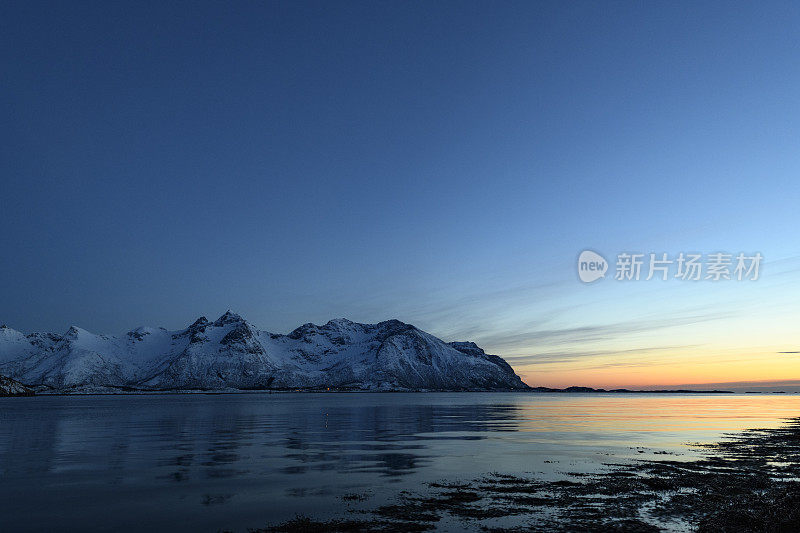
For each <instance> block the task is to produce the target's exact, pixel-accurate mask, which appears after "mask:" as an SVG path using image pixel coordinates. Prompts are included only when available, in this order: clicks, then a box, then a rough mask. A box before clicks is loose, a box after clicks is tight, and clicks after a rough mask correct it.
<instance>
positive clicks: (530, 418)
mask: <svg viewBox="0 0 800 533" xmlns="http://www.w3.org/2000/svg"><path fill="white" fill-rule="evenodd" d="M552 400H555V401H551V400H550V399H548V398H546V397H544V398H542V401H540V402H532V403H528V402H525V403H523V404H522V405H520V406H519V408H520V411H521V412H520V413H519V418H520V419H521V428H520V429H521V430H522V431H526V430H528V431H537V432H543V431H554V432H586V431H597V432H600V433H606V432H609V431H615V432H618V431H630V432H635V433H640V432H655V431H658V432H665V431H667V432H669V431H674V432H676V433H683V432H687V431H690V432H703V433H706V432H707V433H709V434H717V435H718V434H719V433H720V432H729V431H739V430H742V429H747V428H754V427H775V426H777V425H779V424H780V423H781V420H782V419H786V418H792V417H797V416H800V396H798V395H795V394H736V395H732V394H697V395H695V394H691V395H689V394H618V395H605V394H600V395H598V394H587V395H566V394H563V395H562V394H559V395H558V397H557V398H553V399H552Z"/></svg>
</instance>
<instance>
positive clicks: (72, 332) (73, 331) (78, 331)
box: [64, 326, 89, 339]
mask: <svg viewBox="0 0 800 533" xmlns="http://www.w3.org/2000/svg"><path fill="white" fill-rule="evenodd" d="M86 334H89V332H88V331H86V330H85V329H83V328H79V327H78V326H70V327H69V329H68V330H67V332H66V333H65V334H64V336H65V337H71V338H73V339H75V338H77V337H78V335H86Z"/></svg>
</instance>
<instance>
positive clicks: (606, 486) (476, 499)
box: [254, 418, 800, 533]
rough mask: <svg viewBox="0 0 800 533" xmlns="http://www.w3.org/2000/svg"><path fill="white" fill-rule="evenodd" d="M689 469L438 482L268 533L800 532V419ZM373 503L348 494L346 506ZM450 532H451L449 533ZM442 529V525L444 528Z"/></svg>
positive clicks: (721, 446)
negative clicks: (376, 504) (445, 532)
mask: <svg viewBox="0 0 800 533" xmlns="http://www.w3.org/2000/svg"><path fill="white" fill-rule="evenodd" d="M697 446H698V447H699V448H702V453H701V457H700V458H699V459H696V460H691V461H675V460H641V461H634V462H632V463H625V464H607V465H605V466H606V469H605V470H603V471H601V472H599V473H594V474H580V473H573V474H569V475H568V476H567V477H566V478H564V479H561V480H557V481H553V480H545V479H540V478H537V477H535V476H519V475H509V474H502V473H492V474H489V475H486V476H484V477H481V478H478V479H473V480H470V481H466V482H464V481H452V482H439V483H431V484H429V485H428V486H427V487H426V488H425V489H423V490H420V491H418V492H415V493H409V492H403V493H399V494H398V495H397V496H396V497H395V500H394V501H393V502H392V503H391V504H387V505H383V506H380V507H376V508H372V509H369V508H363V507H360V506H356V505H351V506H350V508H349V509H348V513H347V515H345V516H344V517H341V518H336V519H329V520H315V519H313V518H309V517H304V516H298V517H297V518H295V519H294V520H291V521H289V522H285V523H282V524H277V525H271V526H268V527H266V528H264V529H260V530H254V531H260V532H317V531H319V532H322V531H341V532H344V531H347V532H376V531H428V530H434V529H439V528H441V529H446V530H453V529H458V528H461V529H463V530H465V531H488V532H497V533H507V532H522V531H560V532H568V531H570V532H571V531H618V532H622V531H627V532H656V531H699V532H709V533H710V532H745V531H763V532H783V531H787V532H788V531H797V530H798V527H799V526H800V418H796V419H791V420H788V421H787V422H786V423H785V424H783V425H782V426H781V427H778V428H772V429H751V430H747V431H744V432H741V433H738V434H734V435H726V438H725V439H724V440H722V441H721V442H718V443H715V444H711V445H697ZM366 498H368V495H357V494H356V495H347V496H344V497H342V500H343V501H344V502H345V503H349V502H358V501H361V500H363V499H366ZM448 524H450V525H451V527H447V525H448ZM441 526H444V527H441Z"/></svg>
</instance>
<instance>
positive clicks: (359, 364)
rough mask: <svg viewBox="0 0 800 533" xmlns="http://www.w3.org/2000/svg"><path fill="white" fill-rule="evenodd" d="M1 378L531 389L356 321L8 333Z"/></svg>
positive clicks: (2, 334)
mask: <svg viewBox="0 0 800 533" xmlns="http://www.w3.org/2000/svg"><path fill="white" fill-rule="evenodd" d="M0 375H5V376H8V377H10V378H13V379H15V380H17V381H19V382H21V383H23V384H25V385H27V386H29V387H32V388H34V389H35V390H37V392H47V391H53V392H113V391H135V390H142V391H163V390H170V391H174V390H231V389H238V390H295V389H302V390H326V389H333V390H386V391H397V390H526V389H528V386H527V385H525V384H524V383H523V382H522V380H521V379H520V378H519V376H517V375H516V373H514V370H513V369H512V368H511V366H509V364H508V363H506V362H505V361H504V360H503V359H502V358H501V357H499V356H496V355H488V354H486V353H485V352H484V351H483V350H482V349H481V348H479V347H478V346H477V345H476V344H475V343H472V342H450V343H447V342H444V341H442V340H441V339H438V338H437V337H435V336H433V335H431V334H429V333H426V332H424V331H422V330H420V329H418V328H416V327H414V326H412V325H410V324H405V323H403V322H400V321H399V320H387V321H384V322H380V323H378V324H359V323H356V322H351V321H350V320H347V319H336V320H331V321H329V322H328V323H326V324H324V325H322V326H318V325H315V324H310V323H309V324H304V325H302V326H300V327H299V328H297V329H295V330H294V331H292V332H291V333H289V334H288V335H281V334H276V333H270V332H267V331H261V330H258V329H256V328H254V327H253V326H252V325H251V324H250V323H249V322H247V321H246V320H244V319H243V318H242V317H241V316H239V315H237V314H235V313H232V312H230V311H228V312H226V313H225V314H223V315H222V316H221V317H219V318H218V319H217V320H215V321H213V322H210V321H209V320H207V319H206V318H205V317H200V318H198V319H197V320H196V321H195V322H194V323H192V324H191V325H190V326H189V327H187V328H186V329H182V330H178V331H168V330H166V329H164V328H152V327H139V328H136V329H133V330H131V331H129V332H127V333H126V334H124V335H119V336H110V335H97V334H93V333H90V332H88V331H86V330H84V329H81V328H79V327H76V326H72V327H70V328H69V330H68V331H67V332H66V333H65V334H63V335H58V334H54V333H31V334H28V335H25V334H23V333H21V332H19V331H16V330H14V329H11V328H9V327H7V326H2V327H0Z"/></svg>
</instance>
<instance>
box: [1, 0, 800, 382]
mask: <svg viewBox="0 0 800 533" xmlns="http://www.w3.org/2000/svg"><path fill="white" fill-rule="evenodd" d="M121 4H122V3H120V2H98V3H83V2H68V3H66V2H49V3H37V2H4V3H3V4H2V6H0V57H1V58H2V59H0V61H1V62H2V63H1V64H2V80H3V81H2V93H1V94H2V124H3V127H2V129H0V141H1V142H0V165H2V166H1V167H0V171H1V174H0V228H1V229H2V231H0V322H5V323H7V324H8V325H9V326H11V327H14V328H16V329H19V330H22V331H25V332H30V331H41V330H53V331H64V330H66V329H67V328H68V327H69V325H70V324H79V325H81V326H82V327H84V328H86V329H89V330H91V331H95V332H102V333H120V332H122V331H125V330H127V329H130V328H132V327H135V326H138V325H142V324H148V325H163V326H165V327H168V328H170V329H178V328H182V327H185V326H186V325H188V324H189V323H190V322H191V321H193V320H194V319H195V318H196V317H197V316H198V315H201V314H204V315H208V316H209V317H215V316H218V315H219V314H222V313H223V312H224V311H225V310H226V309H228V308H231V309H234V310H235V311H237V312H239V313H240V314H242V315H243V316H244V317H245V318H247V319H248V320H249V321H251V322H252V323H253V324H255V325H256V326H258V327H260V328H263V329H268V330H270V331H276V332H287V331H289V330H291V329H293V328H294V327H296V326H297V325H299V324H301V323H304V322H309V321H310V322H316V323H323V322H325V321H327V320H328V319H330V318H334V317H341V316H344V317H348V318H350V319H352V320H357V321H362V322H377V321H380V320H383V319H387V318H392V317H396V318H399V319H401V320H404V321H406V322H410V323H413V324H415V325H417V326H419V327H421V328H423V329H425V330H427V331H430V332H432V333H434V334H436V335H439V336H441V337H442V338H444V339H445V340H466V339H470V340H475V341H476V342H478V343H479V344H481V345H482V346H483V347H485V348H486V349H487V351H489V352H492V353H497V354H500V355H502V356H504V357H506V358H507V359H508V360H509V362H511V363H512V364H513V365H514V367H515V368H516V369H517V371H518V372H519V373H520V374H521V375H522V376H523V377H524V379H525V380H526V381H527V382H528V383H530V384H532V385H551V386H562V385H571V384H582V385H594V386H649V385H659V384H665V385H674V384H690V383H708V382H714V383H717V382H728V381H761V380H790V379H800V354H791V353H779V352H792V351H800V327H798V326H800V324H798V322H799V321H798V317H800V299H799V298H798V297H799V296H800V290H798V288H800V287H799V284H798V282H800V278H799V276H800V250H799V249H798V243H800V238H798V225H799V224H798V223H799V222H800V220H799V219H800V214H798V203H799V202H800V179H799V178H800V150H798V147H800V98H798V94H800V3H797V2H749V3H739V2H727V1H726V2H703V3H702V4H703V5H700V4H701V3H699V2H605V1H604V2H594V3H589V2H551V3H545V2H518V3H517V2H479V3H473V2H453V3H447V2H418V3H417V2H369V3H355V2H341V3H336V2H320V3H308V2H303V3H301V2H282V3H269V2H230V3H222V2H212V3H201V2H185V3H181V2H169V3H166V2H150V3H147V2H137V3H135V5H134V3H130V4H129V5H127V6H126V5H121ZM167 4H169V5H167ZM586 248H591V249H594V250H597V251H600V252H601V253H603V254H604V255H605V256H606V257H607V258H609V259H610V260H611V261H612V262H613V260H614V257H615V255H616V254H617V253H618V252H621V251H636V252H641V253H648V252H667V253H669V254H670V255H674V254H677V253H679V252H690V251H697V252H702V253H712V252H717V251H727V252H730V253H738V252H747V253H753V252H757V251H758V252H760V253H761V254H762V255H763V256H764V258H765V261H766V263H765V264H763V265H762V272H761V279H759V280H758V281H756V282H733V281H732V282H721V283H712V282H697V283H685V282H680V281H677V280H672V281H667V282H660V281H650V282H645V281H639V282H616V281H614V280H613V279H610V277H609V279H605V280H601V281H598V282H596V283H595V284H591V285H584V284H582V283H580V282H579V281H578V279H577V276H576V265H575V263H576V258H577V255H578V253H579V252H580V251H581V250H583V249H586ZM612 268H613V265H612Z"/></svg>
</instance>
